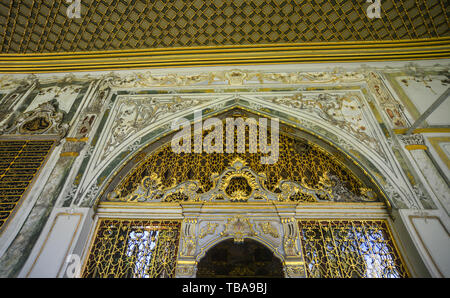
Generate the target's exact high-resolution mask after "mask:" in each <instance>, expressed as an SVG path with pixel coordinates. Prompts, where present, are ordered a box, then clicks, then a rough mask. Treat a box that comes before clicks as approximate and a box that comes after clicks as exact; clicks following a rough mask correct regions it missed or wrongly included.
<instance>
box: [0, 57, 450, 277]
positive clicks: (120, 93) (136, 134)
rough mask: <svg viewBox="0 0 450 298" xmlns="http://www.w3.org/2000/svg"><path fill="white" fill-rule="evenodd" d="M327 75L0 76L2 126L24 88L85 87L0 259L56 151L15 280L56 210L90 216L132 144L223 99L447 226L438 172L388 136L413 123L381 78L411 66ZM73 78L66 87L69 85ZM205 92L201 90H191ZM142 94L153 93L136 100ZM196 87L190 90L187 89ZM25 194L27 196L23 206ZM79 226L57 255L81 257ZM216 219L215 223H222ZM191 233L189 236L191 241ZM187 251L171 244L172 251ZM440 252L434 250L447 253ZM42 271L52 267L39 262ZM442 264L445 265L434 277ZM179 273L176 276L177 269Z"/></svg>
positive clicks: (212, 71)
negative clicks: (292, 131) (63, 156)
mask: <svg viewBox="0 0 450 298" xmlns="http://www.w3.org/2000/svg"><path fill="white" fill-rule="evenodd" d="M446 63H447V62H446ZM446 63H442V62H441V65H437V66H434V65H433V64H432V63H422V64H421V65H422V66H420V67H422V68H423V69H425V70H427V71H443V70H446V71H447V72H448V66H447V65H448V63H447V64H446ZM327 67H328V66H326V67H325V66H324V67H319V66H317V65H315V66H314V65H312V66H311V65H309V66H302V67H299V66H289V65H287V66H279V67H278V66H277V67H276V68H275V67H268V66H266V67H248V68H240V69H234V68H232V67H228V68H227V67H222V68H209V69H208V68H204V69H188V70H182V71H180V70H177V71H170V70H155V71H151V72H148V71H126V72H115V73H92V74H88V75H87V74H71V75H64V74H61V75H50V74H48V75H39V76H23V75H17V76H12V75H8V76H0V87H1V88H0V91H2V92H3V93H4V94H5V95H4V96H3V97H2V99H1V100H2V101H4V102H5V103H8V104H10V105H9V106H6V107H2V111H0V114H2V117H3V118H2V119H0V124H1V125H4V124H5V123H6V119H7V118H8V116H10V115H13V112H14V111H15V109H16V108H17V107H19V106H20V105H21V103H23V101H24V100H26V99H27V96H29V95H30V94H31V92H32V90H35V89H36V90H38V89H39V88H40V86H41V85H45V84H47V85H52V84H56V83H57V82H66V83H68V84H69V85H70V86H72V85H73V86H79V85H80V84H82V83H83V82H84V83H85V84H87V85H88V87H87V89H86V90H85V91H84V92H85V93H84V95H83V96H82V100H81V102H80V103H77V104H78V106H77V107H76V110H75V112H74V113H73V115H72V118H71V119H70V121H69V122H68V125H69V131H68V133H67V134H66V135H65V139H63V140H62V141H61V144H60V145H59V146H58V147H57V148H56V149H55V151H54V152H53V154H54V155H55V156H54V157H53V159H52V160H53V162H50V163H48V164H47V166H46V168H45V169H44V170H43V172H42V173H41V175H40V177H39V179H41V180H42V181H41V180H39V181H40V183H39V184H41V183H42V185H41V186H36V192H35V193H34V194H33V195H32V196H30V197H28V198H27V203H28V204H29V207H26V206H27V204H25V205H24V206H25V207H24V206H22V207H21V208H20V210H19V212H18V213H17V215H16V216H15V218H14V221H12V222H11V223H10V225H9V227H8V229H7V230H5V232H4V233H2V235H1V236H0V237H1V238H2V241H0V243H2V245H1V246H0V263H1V262H5V261H4V260H5V258H10V257H11V256H14V254H15V248H16V247H18V246H19V245H20V244H23V243H26V237H27V235H30V234H32V233H33V232H32V229H31V228H30V231H29V234H27V233H26V231H22V232H20V228H21V227H22V225H24V223H25V222H26V221H27V220H29V216H30V215H34V214H36V215H35V216H39V214H42V212H41V213H39V212H37V211H36V212H35V213H33V212H34V211H32V208H33V205H34V202H36V200H37V199H38V197H42V196H45V195H47V194H46V193H45V192H43V190H42V189H44V187H43V184H45V183H50V184H51V183H53V182H52V181H47V182H46V181H45V180H46V179H48V176H49V175H50V172H52V171H54V169H56V168H57V166H58V164H59V163H60V161H58V155H60V153H61V152H62V153H64V152H68V153H75V154H72V158H73V161H72V163H71V164H70V169H69V171H68V173H67V175H66V176H64V183H63V185H62V187H61V188H60V189H59V191H58V192H57V193H56V196H57V198H56V200H55V203H54V205H51V206H49V207H48V208H50V209H49V210H50V211H51V210H52V211H51V213H50V215H49V217H48V221H47V223H46V225H45V227H44V228H43V230H42V231H35V232H36V233H37V232H38V233H40V237H39V238H38V240H37V242H36V243H35V245H34V248H33V249H32V250H31V251H29V252H28V254H27V256H29V257H28V259H27V260H26V262H25V263H24V265H23V268H22V269H21V270H19V271H20V275H21V276H27V275H30V274H31V275H33V274H37V275H39V272H40V271H39V266H40V265H39V264H43V263H42V262H44V261H43V260H44V259H41V258H43V256H45V255H46V254H48V253H49V251H47V249H49V248H48V246H46V245H43V244H44V243H46V241H48V239H50V240H51V239H53V238H52V237H54V235H53V234H52V233H55V232H56V233H62V231H59V230H57V229H52V228H51V227H52V225H54V220H53V219H55V218H56V217H57V214H59V213H61V210H62V209H60V208H66V209H63V210H72V211H71V212H74V213H80V214H81V213H82V214H86V213H87V210H92V207H93V206H94V207H95V204H96V203H98V198H99V195H100V194H101V192H102V190H103V189H104V188H105V186H106V185H107V182H108V181H109V180H110V178H112V177H113V175H114V173H115V172H116V171H117V170H118V169H119V168H120V167H121V166H122V165H123V164H124V163H125V162H126V161H127V160H129V159H131V158H133V156H134V155H135V154H136V152H138V151H139V150H140V149H141V148H144V147H145V146H147V145H148V144H150V143H151V142H153V141H154V140H155V139H157V138H159V137H161V136H163V135H164V134H167V133H169V132H170V124H171V122H172V120H173V119H176V118H177V117H186V116H188V115H191V114H192V113H193V111H194V110H203V111H204V112H205V113H206V112H209V113H211V112H220V111H221V110H223V109H226V108H229V106H230V105H228V106H226V105H225V102H232V103H231V104H232V105H235V106H243V107H245V108H247V109H249V110H251V111H256V112H259V113H262V114H264V115H268V116H272V117H278V116H279V115H282V117H284V118H282V119H283V120H284V121H285V122H286V123H289V124H291V125H294V126H296V127H299V128H302V129H305V130H307V131H310V132H313V133H315V134H317V135H319V136H321V137H322V138H324V139H326V140H328V141H330V142H331V143H334V144H335V145H336V146H337V147H339V148H340V149H341V150H342V151H343V152H345V153H346V154H348V155H349V156H351V157H353V158H355V159H356V160H358V161H359V162H360V164H361V166H363V168H364V169H366V170H367V172H368V173H369V174H370V175H371V176H372V177H373V178H374V179H375V181H376V182H377V183H378V184H379V185H380V186H381V188H382V189H383V191H384V192H385V193H386V195H387V197H388V199H389V200H390V203H391V205H392V206H393V207H394V209H402V210H411V212H413V211H414V212H416V210H423V211H421V212H422V214H425V215H426V212H435V211H427V210H440V212H439V215H438V218H439V219H440V221H441V222H442V223H443V226H444V227H445V226H446V225H448V210H449V209H448V204H449V197H448V193H449V192H448V186H447V187H446V185H445V184H444V182H445V179H444V178H442V175H440V173H439V172H438V171H437V170H433V169H435V168H434V167H435V165H434V164H432V163H431V162H430V160H429V159H426V158H425V157H424V156H423V151H409V150H406V149H405V144H406V143H405V140H404V139H402V138H400V137H399V135H398V134H395V133H393V129H399V128H406V127H408V126H409V125H410V124H411V123H412V122H413V121H414V117H412V116H411V114H410V112H409V111H408V109H405V108H404V107H403V102H402V99H401V98H400V96H399V94H398V93H399V92H398V91H396V90H395V88H393V87H392V86H391V82H390V81H389V80H387V79H386V76H387V75H386V73H393V72H401V71H404V72H407V70H410V69H411V65H410V64H407V63H392V64H388V65H387V66H386V65H380V64H372V65H370V66H365V65H341V66H340V67H339V68H330V67H328V68H327ZM299 69H302V70H301V71H299ZM72 81H73V82H74V83H71V82H72ZM24 86H25V87H24ZM45 88H47V89H45V90H46V92H50V93H48V94H50V95H48V94H47V95H46V96H48V98H50V97H51V98H54V97H55V96H56V95H57V100H58V102H60V103H62V104H61V107H60V108H61V110H62V111H65V112H67V111H69V110H70V107H72V106H73V103H74V96H73V94H72V93H73V92H61V91H60V90H56V89H55V90H52V89H48V88H50V87H45ZM269 88H272V89H282V88H290V90H285V91H282V92H277V93H275V92H269V91H263V90H266V89H269ZM425 88H427V87H425ZM205 89H208V90H209V92H208V93H206V92H203V93H199V92H201V91H202V90H205ZM49 90H50V91H49ZM146 90H153V91H154V92H153V93H147V94H145V91H146ZM41 91H42V90H41ZM41 91H39V92H41ZM194 91H195V92H197V93H192V92H194ZM51 92H54V93H51ZM58 92H59V93H58ZM57 93H58V94H57ZM52 94H53V95H52ZM42 96H43V95H42ZM42 96H41V97H36V98H37V99H36V98H35V100H36V102H34V100H33V101H32V102H31V104H30V105H29V106H28V109H29V110H32V108H33V106H37V105H36V104H37V102H38V101H39V102H40V101H42V98H43V97H42ZM327 105H328V106H327ZM91 117H92V118H91ZM280 118H281V117H280ZM91 119H92V121H91V122H89V121H90V120H91ZM4 137H7V136H4ZM442 171H443V172H446V171H448V169H445V168H444V169H443V170H442V168H441V172H442ZM45 173H48V174H45ZM430 173H431V174H430ZM443 179H444V180H443ZM32 197H34V198H35V199H31V198H32ZM94 209H95V208H94ZM425 209H426V210H425ZM33 210H34V209H33ZM124 210H125V211H126V208H124V209H123V210H122V212H124ZM173 212H175V213H176V212H178V211H173ZM68 213H70V212H68ZM91 213H92V211H91ZM117 214H118V213H117ZM150 214H152V212H150ZM67 216H71V215H67ZM178 216H179V217H180V218H185V221H186V220H188V217H186V216H185V215H178ZM83 218H84V219H83V221H85V222H83V223H77V224H76V225H80V226H82V227H85V228H84V229H85V232H84V233H81V232H77V233H78V234H77V236H76V237H75V238H74V239H73V241H72V242H71V244H70V245H69V244H67V243H65V244H61V245H62V246H64V247H66V246H69V247H68V248H67V249H64V251H67V252H68V254H69V253H70V252H73V251H77V252H78V253H80V254H81V253H86V251H85V250H86V249H85V246H86V245H87V243H89V236H88V235H89V233H88V232H86V230H89V229H90V228H92V218H91V219H89V220H88V217H86V216H84V217H83ZM230 218H232V217H228V218H225V217H224V218H223V220H222V222H221V223H220V225H221V227H222V225H224V224H225V223H226V222H227V220H230ZM400 218H401V219H400V220H404V219H403V218H402V217H400ZM193 220H194V219H193ZM195 220H197V226H196V231H195V232H196V233H197V234H198V233H200V232H201V231H202V229H204V228H205V225H206V224H207V223H210V224H214V222H211V221H206V220H203V221H201V220H199V219H198V218H197V219H195ZM249 220H250V221H251V222H252V224H254V225H255V227H257V226H258V222H254V219H249ZM75 222H76V221H74V224H72V227H71V228H69V227H67V229H69V230H70V229H72V230H73V231H75V230H77V231H79V230H78V228H77V229H75V228H74V225H75ZM216 223H217V224H218V225H219V222H216ZM283 224H284V223H282V222H281V221H280V220H279V219H278V220H275V221H274V225H277V229H278V230H279V233H280V237H284V234H283V232H282V231H283V229H282V226H283ZM416 224H419V225H420V224H422V223H421V222H420V223H416ZM405 225H406V226H407V230H408V232H409V233H410V235H411V238H412V239H413V242H414V241H415V245H416V249H417V250H418V251H419V254H421V256H422V258H423V259H424V263H425V264H426V266H427V268H428V270H429V271H430V274H431V275H432V276H439V272H440V273H441V275H446V274H447V273H446V272H448V271H447V267H445V266H447V265H445V264H446V263H445V262H441V263H439V262H436V261H434V262H433V261H432V260H434V259H433V255H432V254H428V255H430V256H431V259H430V257H429V256H428V255H427V253H426V248H424V245H425V246H426V245H432V244H430V241H433V240H432V239H433V238H426V239H425V240H422V241H423V242H424V243H425V244H418V243H419V242H420V241H416V240H414V239H416V238H417V237H418V236H417V235H419V236H420V233H423V230H421V229H420V228H419V229H413V228H411V226H410V225H409V224H408V222H406V221H405ZM80 229H81V228H80ZM217 229H218V227H217ZM255 229H256V230H257V231H259V230H258V229H257V228H255ZM446 229H447V228H446ZM219 230H220V229H218V231H219ZM444 230H445V229H444ZM446 231H448V229H447V230H446ZM91 232H92V231H91ZM222 232H223V231H222ZM259 232H260V231H259ZM21 233H23V234H21ZM256 233H257V235H259V234H258V232H256ZM197 234H195V235H196V237H197V238H198V237H199V235H197ZM18 235H19V236H20V237H18ZM78 235H81V236H78ZM442 235H445V233H437V234H436V237H437V238H436V239H437V240H438V241H439V243H445V239H444V240H442V239H441V238H442V237H443V236H442ZM186 237H194V236H193V235H187V236H186ZM208 237H209V238H208ZM211 237H212V235H205V236H204V237H203V238H199V239H204V240H200V242H199V244H198V245H197V246H196V249H199V247H203V246H204V245H205V247H207V246H208V243H211V241H214V240H212V238H211ZM261 237H262V236H261ZM439 237H441V238H439ZM46 239H47V240H46ZM206 239H208V241H209V242H207V241H206ZM280 239H282V238H280ZM421 239H424V238H421ZM439 239H441V240H439ZM202 241H203V242H202ZM266 241H267V243H271V244H270V245H272V246H273V247H280V246H279V245H278V246H276V244H274V243H276V241H277V239H271V238H270V237H269V238H267V239H266ZM55 245H56V244H55ZM183 245H184V242H183ZM427 247H428V246H427ZM184 249H185V248H184V247H182V246H181V247H180V251H183V250H184ZM428 249H429V247H428ZM440 249H441V251H442V249H445V248H440ZM438 250H439V248H438ZM201 253H203V252H199V251H196V252H195V253H194V255H197V256H199V255H201ZM283 253H284V252H280V256H282V257H283V256H285V254H284V255H283ZM434 255H437V256H439V257H438V259H439V258H442V255H443V254H442V253H440V252H439V251H438V252H434ZM444 255H445V254H444ZM449 258H450V256H449ZM45 260H46V259H45ZM60 262H61V260H60V259H58V260H55V264H54V266H56V267H57V268H58V270H57V271H58V272H59V273H58V276H64V270H65V269H64V268H65V267H64V266H63V265H61V264H60ZM5 264H6V263H5ZM33 264H34V265H33ZM46 264H47V265H48V266H50V265H49V264H48V263H47V262H46ZM441 264H443V265H441ZM15 266H16V267H17V265H14V264H9V263H8V266H6V267H4V268H5V270H4V271H3V273H2V274H6V275H8V274H12V273H11V272H18V271H17V269H14V270H13V268H15ZM36 266H37V267H36ZM65 266H67V264H66V265H65ZM439 266H444V267H445V268H440V269H439ZM56 267H55V268H56ZM63 267H64V268H63ZM8 268H9V269H8ZM30 268H31V269H30ZM180 268H181V267H180ZM436 268H437V269H436ZM30 270H31V271H30ZM180 270H181V269H180ZM30 272H31V273H30ZM52 272H53V271H52ZM16 274H18V273H16ZM52 274H53V273H52ZM181 275H183V274H181V273H180V276H181Z"/></svg>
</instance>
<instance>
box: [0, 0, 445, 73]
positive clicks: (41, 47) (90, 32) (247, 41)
mask: <svg viewBox="0 0 450 298" xmlns="http://www.w3.org/2000/svg"><path fill="white" fill-rule="evenodd" d="M80 4H81V10H80V18H70V17H69V16H68V14H67V10H68V8H69V6H70V3H69V2H66V1H43V0H21V1H19V0H7V1H2V2H1V3H0V24H1V25H2V26H0V39H1V44H0V72H12V73H14V72H17V73H27V72H54V71H77V70H93V69H96V70H97V69H98V70H110V69H125V68H154V67H187V66H209V65H242V64H264V63H308V62H347V61H355V62H357V61H379V60H383V61H386V60H413V59H439V58H448V57H449V52H450V51H449V47H450V45H449V38H450V34H449V27H450V23H449V12H448V8H447V3H446V2H445V1H443V0H436V1H424V0H397V1H381V18H372V19H371V18H369V17H368V15H367V8H368V6H369V3H366V1H363V0H356V1H354V0H331V1H329V0H297V1H281V0H209V1H203V0H190V1H186V0H173V1H146V0H115V1H106V0H105V1H103V0H101V1H94V0H81V1H80Z"/></svg>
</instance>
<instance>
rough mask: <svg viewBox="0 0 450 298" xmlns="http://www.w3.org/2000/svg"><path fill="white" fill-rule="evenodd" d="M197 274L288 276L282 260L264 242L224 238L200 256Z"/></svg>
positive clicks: (210, 275)
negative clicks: (284, 272) (236, 240)
mask: <svg viewBox="0 0 450 298" xmlns="http://www.w3.org/2000/svg"><path fill="white" fill-rule="evenodd" d="M197 277H200V278H201V277H203V278H207V277H275V278H276V277H284V274H283V265H282V264H281V261H280V260H279V259H278V258H277V257H275V256H274V254H273V253H272V252H271V251H270V249H268V248H267V247H265V246H264V245H263V244H261V243H259V242H257V241H255V240H252V239H245V240H244V241H243V242H235V241H234V240H233V239H227V240H224V241H222V242H220V243H218V244H217V245H215V246H214V247H212V248H211V249H209V250H208V251H207V252H206V254H205V256H204V257H203V258H202V259H201V260H200V262H199V263H198V267H197Z"/></svg>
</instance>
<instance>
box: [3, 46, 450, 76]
mask: <svg viewBox="0 0 450 298" xmlns="http://www.w3.org/2000/svg"><path fill="white" fill-rule="evenodd" d="M448 58H450V38H442V39H436V40H423V41H401V42H370V43H369V42H359V43H354V42H350V43H327V44H326V45H325V44H321V43H316V44H296V45H294V44H289V45H269V44H268V45H261V46H221V47H214V48H211V47H198V48H174V49H148V50H128V51H104V52H85V53H83V52H79V53H54V54H20V55H18V54H14V55H12V54H0V73H46V72H68V71H94V70H120V69H130V68H131V69H144V68H165V67H202V66H221V65H223V66H232V65H234V66H236V65H252V64H274V63H277V64H283V63H286V64H289V63H333V62H369V61H398V60H416V59H448Z"/></svg>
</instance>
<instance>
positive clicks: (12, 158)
mask: <svg viewBox="0 0 450 298" xmlns="http://www.w3.org/2000/svg"><path fill="white" fill-rule="evenodd" d="M53 143H54V141H31V140H27V141H25V140H17V141H13V140H10V141H0V229H1V227H2V226H3V225H4V224H5V223H6V221H8V219H9V218H10V217H11V215H12V214H13V212H15V210H16V209H17V206H18V205H19V204H20V201H21V199H22V197H23V196H24V195H25V194H26V192H27V190H28V189H29V188H30V187H31V184H32V182H33V180H34V178H35V177H36V175H37V174H38V172H39V169H40V168H41V166H42V164H43V163H44V162H45V160H46V158H47V155H48V154H49V152H50V150H51V148H52V146H53Z"/></svg>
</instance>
